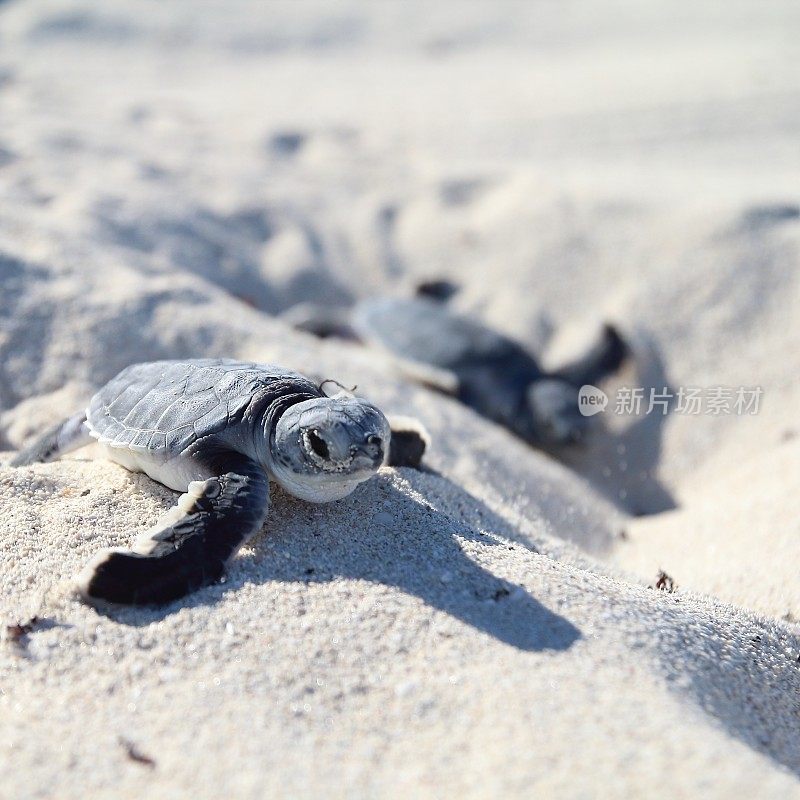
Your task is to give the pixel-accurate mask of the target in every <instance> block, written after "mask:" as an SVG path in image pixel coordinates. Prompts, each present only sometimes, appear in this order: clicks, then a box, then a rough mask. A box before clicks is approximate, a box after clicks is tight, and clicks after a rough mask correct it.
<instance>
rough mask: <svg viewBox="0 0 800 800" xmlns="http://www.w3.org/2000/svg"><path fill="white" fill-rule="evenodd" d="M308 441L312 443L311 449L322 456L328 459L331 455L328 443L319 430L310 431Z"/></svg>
mask: <svg viewBox="0 0 800 800" xmlns="http://www.w3.org/2000/svg"><path fill="white" fill-rule="evenodd" d="M308 443H309V444H310V445H311V449H312V450H313V451H314V452H315V453H316V454H317V455H318V456H319V457H320V458H326V459H327V458H328V457H329V456H330V451H329V450H328V445H327V443H326V441H325V440H324V439H323V438H322V437H321V436H320V435H319V431H316V430H314V431H309V432H308Z"/></svg>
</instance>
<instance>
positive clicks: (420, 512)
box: [101, 473, 581, 651]
mask: <svg viewBox="0 0 800 800" xmlns="http://www.w3.org/2000/svg"><path fill="white" fill-rule="evenodd" d="M400 476H402V473H400ZM434 479H436V480H447V479H446V478H441V477H440V476H435V477H434ZM396 480H397V479H396V478H393V477H390V476H387V475H384V474H381V475H379V476H377V477H376V478H374V479H373V480H370V481H368V482H367V483H365V484H364V485H362V486H361V487H359V489H357V490H356V491H355V492H354V493H353V494H352V495H351V496H350V497H347V498H345V499H344V500H340V501H338V502H336V503H333V504H330V505H324V506H315V505H312V504H308V503H304V502H302V501H298V500H296V499H294V498H292V497H290V496H289V495H287V494H286V493H284V492H282V491H280V490H275V491H274V492H273V502H272V508H271V511H270V515H269V517H268V521H267V523H266V525H265V529H264V531H263V532H262V533H261V534H259V536H258V537H257V538H256V539H255V540H254V541H253V542H252V543H251V545H250V547H249V548H248V549H247V550H246V551H245V552H244V553H243V554H241V555H240V556H239V557H238V558H236V559H234V560H233V561H232V562H231V564H230V566H229V569H228V572H227V575H226V578H225V582H224V583H220V584H217V585H214V586H210V587H206V588H205V589H202V590H200V591H199V592H196V593H195V594H193V595H190V596H188V597H187V598H185V600H179V601H176V602H173V603H170V604H169V605H166V606H162V607H157V608H155V607H151V608H138V609H134V608H124V607H114V608H107V609H104V610H103V611H101V613H103V614H105V615H106V616H109V617H111V618H113V619H114V620H116V621H117V622H120V623H123V624H128V625H136V626H143V625H148V624H150V623H151V622H154V621H158V620H161V619H163V618H165V617H167V616H169V615H170V614H172V613H175V612H176V611H178V610H180V609H181V608H185V607H194V606H201V605H209V604H213V603H216V602H218V601H219V600H220V599H221V598H222V596H223V595H225V594H227V593H228V592H234V591H236V590H237V589H239V588H240V587H242V586H243V585H244V584H246V583H266V582H270V581H274V582H277V584H278V585H277V587H276V591H280V590H281V589H280V584H281V583H304V584H311V583H325V582H328V581H332V580H335V579H337V578H349V579H354V580H361V581H367V582H370V583H377V584H383V585H384V586H389V587H394V588H396V589H399V590H400V591H401V592H403V593H405V594H408V595H413V596H416V597H418V598H419V599H420V600H422V601H423V602H424V603H425V604H426V605H428V606H430V607H432V608H434V609H437V610H438V611H440V612H442V613H444V614H447V615H450V616H451V617H454V618H456V619H458V620H460V621H461V622H462V623H464V624H465V625H468V626H470V627H472V628H475V629H477V630H479V631H481V632H483V633H485V634H487V635H488V636H491V637H492V638H494V639H496V640H498V641H500V642H503V643H504V644H507V645H510V646H512V647H515V648H517V649H519V650H524V651H542V650H566V649H568V648H569V647H571V646H572V644H573V643H574V642H575V641H576V640H577V639H579V638H580V636H581V634H580V631H579V630H578V628H577V627H576V626H575V625H573V624H572V623H571V622H569V621H568V620H567V619H565V618H564V617H562V616H561V615H559V614H556V613H554V612H552V611H550V610H549V609H548V608H546V607H545V606H544V605H542V604H541V603H540V602H538V601H537V600H536V599H535V598H534V597H532V596H531V595H530V594H529V593H528V592H527V591H526V590H525V589H524V588H523V587H522V586H520V585H519V584H516V583H513V582H511V581H508V580H505V579H503V578H500V577H498V576H496V575H495V574H493V573H492V572H491V571H490V570H488V569H486V568H484V567H482V566H481V565H480V564H478V563H477V562H476V561H475V560H473V558H472V557H471V556H470V555H467V554H466V553H465V552H464V550H463V549H462V546H461V542H462V541H465V542H475V543H478V544H479V545H480V546H481V547H486V548H495V547H500V548H510V549H520V550H522V549H524V545H521V544H516V543H513V542H508V541H505V540H504V539H499V538H498V537H497V536H496V534H500V535H501V536H504V535H505V534H504V531H505V529H506V528H507V527H508V523H506V522H505V521H504V520H503V519H502V518H500V517H498V516H497V515H496V514H494V513H493V512H492V511H490V510H489V509H488V508H487V507H486V506H485V505H484V504H483V503H481V502H480V501H479V500H477V499H476V498H474V497H472V496H471V495H469V494H467V493H466V492H464V491H463V490H460V489H458V488H456V487H455V486H453V485H451V486H449V487H447V488H448V491H450V492H451V496H453V495H454V500H455V502H454V503H453V507H458V508H459V510H462V509H463V510H464V511H465V512H466V513H467V514H468V515H470V516H474V517H475V518H476V519H479V520H481V521H482V523H483V524H482V525H481V526H480V529H479V528H477V527H475V526H474V525H473V524H471V522H470V523H467V522H462V521H459V520H457V519H455V518H454V517H452V516H451V515H449V514H448V513H446V512H445V511H443V510H440V509H436V508H434V507H433V506H432V505H431V504H430V503H428V502H427V501H426V500H424V499H423V498H422V497H419V499H417V498H416V497H410V496H409V495H408V494H406V493H404V492H401V491H400V490H398V489H397V488H396V486H395V485H394V484H395V482H396ZM400 480H402V477H400ZM354 521H357V522H355V524H354ZM376 613H380V612H376Z"/></svg>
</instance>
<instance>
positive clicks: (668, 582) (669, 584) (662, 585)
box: [650, 569, 678, 593]
mask: <svg viewBox="0 0 800 800" xmlns="http://www.w3.org/2000/svg"><path fill="white" fill-rule="evenodd" d="M650 588H651V589H658V590H659V591H662V592H670V593H672V592H674V591H675V590H676V589H677V588H678V586H677V584H676V583H675V581H674V580H673V579H672V577H671V576H670V575H667V573H666V572H664V570H663V569H660V570H659V571H658V576H657V577H656V582H655V583H654V584H653V586H651V587H650Z"/></svg>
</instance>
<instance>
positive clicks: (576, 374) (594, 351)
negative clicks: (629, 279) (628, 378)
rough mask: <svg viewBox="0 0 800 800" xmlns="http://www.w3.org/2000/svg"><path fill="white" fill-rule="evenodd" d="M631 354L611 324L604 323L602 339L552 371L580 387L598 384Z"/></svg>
mask: <svg viewBox="0 0 800 800" xmlns="http://www.w3.org/2000/svg"><path fill="white" fill-rule="evenodd" d="M629 355H630V348H629V346H628V345H627V343H626V342H625V340H624V339H623V338H622V336H621V335H620V333H619V331H618V330H617V329H616V328H615V327H614V326H613V325H611V324H608V323H606V324H605V325H603V331H602V334H601V336H600V340H599V341H598V342H597V343H596V344H595V345H594V346H593V347H592V348H591V349H590V350H589V352H588V353H586V354H585V355H584V356H582V357H581V358H579V359H577V360H576V361H574V362H573V363H572V364H567V365H566V366H564V367H561V369H557V370H555V371H554V372H552V373H551V375H550V377H553V378H560V379H561V380H563V381H566V382H567V383H570V384H572V385H573V386H576V387H578V388H580V387H581V386H583V385H584V384H587V383H589V384H597V383H600V381H602V380H603V379H604V378H607V377H608V376H609V375H613V374H614V373H615V372H616V371H617V370H618V369H619V368H620V367H621V366H622V364H623V363H624V362H625V360H626V359H627V358H628V356H629Z"/></svg>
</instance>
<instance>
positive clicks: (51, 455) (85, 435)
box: [11, 411, 92, 467]
mask: <svg viewBox="0 0 800 800" xmlns="http://www.w3.org/2000/svg"><path fill="white" fill-rule="evenodd" d="M91 441H92V437H91V435H90V434H89V428H88V426H87V425H86V414H85V413H84V412H83V411H81V412H80V413H78V414H73V415H72V416H71V417H69V418H68V419H65V420H64V421H63V422H59V423H58V424H56V425H53V427H52V428H48V429H47V430H46V431H45V432H44V433H43V434H42V435H41V436H40V437H39V438H38V439H37V440H36V441H35V442H33V443H32V444H30V445H28V447H25V448H23V449H22V450H20V452H19V453H17V455H16V456H14V458H13V459H12V460H11V466H12V467H27V466H28V465H29V464H41V463H43V462H47V461H55V460H56V459H57V458H58V457H59V456H62V455H64V454H65V453H69V452H71V451H72V450H77V449H78V448H79V447H83V446H84V445H87V444H89V443H90V442H91Z"/></svg>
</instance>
